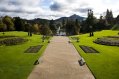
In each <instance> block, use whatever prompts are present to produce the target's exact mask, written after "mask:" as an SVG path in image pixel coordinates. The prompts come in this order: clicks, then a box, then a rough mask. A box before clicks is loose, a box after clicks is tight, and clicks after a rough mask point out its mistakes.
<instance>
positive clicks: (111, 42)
mask: <svg viewBox="0 0 119 79" xmlns="http://www.w3.org/2000/svg"><path fill="white" fill-rule="evenodd" d="M93 42H94V43H96V44H101V45H108V46H119V36H107V37H102V38H97V39H96V40H95V41H93Z"/></svg>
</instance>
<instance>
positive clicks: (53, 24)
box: [49, 20, 56, 34]
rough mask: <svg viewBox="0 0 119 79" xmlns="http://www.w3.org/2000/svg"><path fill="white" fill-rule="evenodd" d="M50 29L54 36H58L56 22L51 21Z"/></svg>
mask: <svg viewBox="0 0 119 79" xmlns="http://www.w3.org/2000/svg"><path fill="white" fill-rule="evenodd" d="M49 27H50V29H51V31H52V33H53V34H56V27H55V22H54V20H50V23H49Z"/></svg>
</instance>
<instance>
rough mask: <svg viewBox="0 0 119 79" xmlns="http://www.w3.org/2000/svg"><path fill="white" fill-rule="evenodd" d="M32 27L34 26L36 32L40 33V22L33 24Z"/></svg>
mask: <svg viewBox="0 0 119 79" xmlns="http://www.w3.org/2000/svg"><path fill="white" fill-rule="evenodd" d="M32 28H33V32H34V33H38V32H39V25H38V24H34V25H33V26H32Z"/></svg>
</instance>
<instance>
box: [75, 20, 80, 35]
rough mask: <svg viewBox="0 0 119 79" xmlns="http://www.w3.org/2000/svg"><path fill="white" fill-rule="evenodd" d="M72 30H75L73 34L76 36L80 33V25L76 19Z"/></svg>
mask: <svg viewBox="0 0 119 79" xmlns="http://www.w3.org/2000/svg"><path fill="white" fill-rule="evenodd" d="M74 28H75V33H76V34H77V35H78V34H79V32H80V24H79V22H78V19H76V21H75V27H74Z"/></svg>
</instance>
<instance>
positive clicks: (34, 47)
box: [25, 45, 43, 53]
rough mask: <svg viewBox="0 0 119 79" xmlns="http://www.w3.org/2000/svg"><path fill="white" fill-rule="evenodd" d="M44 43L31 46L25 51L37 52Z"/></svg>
mask: <svg viewBox="0 0 119 79" xmlns="http://www.w3.org/2000/svg"><path fill="white" fill-rule="evenodd" d="M42 46H43V45H38V46H30V47H29V48H28V49H27V50H26V51H25V53H37V52H38V51H39V50H40V49H41V48H42Z"/></svg>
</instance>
